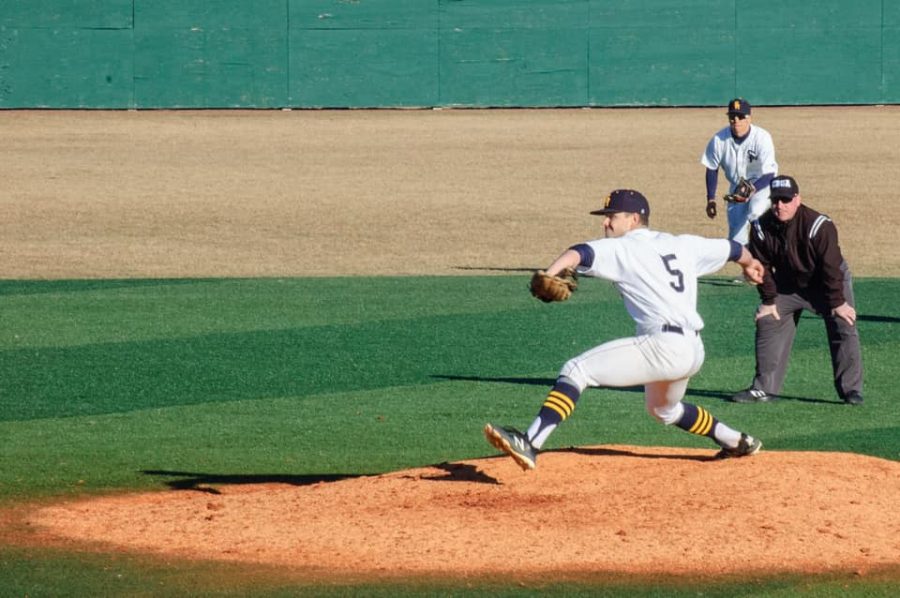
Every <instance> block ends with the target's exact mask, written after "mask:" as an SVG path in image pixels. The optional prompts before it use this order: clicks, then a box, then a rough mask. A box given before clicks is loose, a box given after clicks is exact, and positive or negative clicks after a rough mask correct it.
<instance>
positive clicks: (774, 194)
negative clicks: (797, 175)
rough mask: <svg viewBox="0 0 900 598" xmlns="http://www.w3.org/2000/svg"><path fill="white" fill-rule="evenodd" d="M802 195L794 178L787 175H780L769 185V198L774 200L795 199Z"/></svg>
mask: <svg viewBox="0 0 900 598" xmlns="http://www.w3.org/2000/svg"><path fill="white" fill-rule="evenodd" d="M799 193H800V186H799V185H797V181H795V180H794V177H791V176H788V175H786V174H782V175H779V176H777V177H775V178H774V179H772V182H771V183H769V197H771V198H772V199H776V198H777V199H793V198H794V196H795V195H798V194H799Z"/></svg>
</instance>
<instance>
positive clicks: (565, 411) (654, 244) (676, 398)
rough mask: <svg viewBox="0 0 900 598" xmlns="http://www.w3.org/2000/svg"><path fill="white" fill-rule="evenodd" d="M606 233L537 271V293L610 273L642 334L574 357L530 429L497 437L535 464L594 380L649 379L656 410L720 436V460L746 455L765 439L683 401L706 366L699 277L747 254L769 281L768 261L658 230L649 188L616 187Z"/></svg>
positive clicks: (751, 271) (488, 430)
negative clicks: (579, 278) (652, 219)
mask: <svg viewBox="0 0 900 598" xmlns="http://www.w3.org/2000/svg"><path fill="white" fill-rule="evenodd" d="M591 214H596V215H599V216H602V217H603V229H604V233H605V238H603V239H597V240H594V241H589V242H586V243H580V244H577V245H574V246H572V247H570V248H569V249H568V250H566V251H565V252H564V253H563V254H562V255H560V256H559V257H558V258H557V259H556V260H555V261H554V262H553V263H552V264H551V265H550V266H549V267H548V268H547V269H546V270H540V271H538V272H536V273H535V274H534V276H533V277H532V284H531V292H532V294H533V295H535V296H536V297H538V298H539V299H541V300H543V301H564V300H566V299H568V298H569V297H570V296H571V295H572V291H573V290H575V289H577V285H576V284H575V282H574V281H573V280H572V276H573V275H572V271H574V272H576V273H577V274H578V275H582V276H591V277H596V278H602V279H605V280H609V281H611V282H612V283H613V285H615V287H616V288H617V289H618V290H619V293H620V294H621V295H622V298H623V299H624V301H625V307H626V309H627V310H628V313H629V314H630V315H631V317H632V318H633V319H634V321H635V324H636V331H635V335H634V336H632V337H629V338H622V339H618V340H612V341H609V342H606V343H603V344H601V345H600V346H597V347H594V348H593V349H589V350H588V351H586V352H584V353H582V354H581V355H578V356H577V357H574V358H572V359H570V360H569V361H568V362H567V363H566V364H565V365H563V367H562V369H561V370H560V372H559V376H558V377H557V379H556V383H555V384H554V386H553V388H552V389H550V392H549V393H548V394H547V398H546V399H545V400H544V403H543V405H542V407H541V409H540V411H539V412H538V415H537V417H536V418H535V420H534V422H533V423H532V424H531V426H530V427H529V428H528V430H527V432H526V433H524V434H523V433H521V432H519V431H518V430H516V429H515V428H508V427H506V428H505V427H500V426H495V425H492V424H487V425H486V426H485V428H484V433H485V436H486V437H487V440H488V441H489V442H490V443H491V444H492V445H493V446H494V447H496V448H497V449H499V450H501V451H503V452H505V453H507V454H508V455H509V456H511V457H512V458H513V459H514V460H515V461H516V463H518V464H519V466H520V467H522V468H523V469H525V470H528V469H534V467H535V461H536V457H537V451H538V450H540V449H541V447H542V446H543V445H544V443H545V442H546V441H547V438H548V436H550V434H551V433H552V432H553V431H554V430H555V429H556V427H557V426H558V425H559V424H560V423H561V422H563V421H564V420H566V419H567V418H568V417H570V416H571V415H572V412H573V411H574V410H575V406H576V405H577V404H578V400H579V399H580V398H581V395H582V393H583V392H584V390H585V389H586V388H588V387H590V386H593V387H602V386H614V387H628V386H635V385H643V386H644V392H645V402H646V407H647V411H648V412H649V413H650V415H651V416H653V417H655V418H656V419H657V420H659V421H660V422H662V423H663V424H674V425H676V426H677V427H679V428H681V429H683V430H685V431H687V432H690V433H692V434H697V435H701V436H707V437H709V438H710V439H712V440H713V441H715V442H716V443H717V444H718V445H719V447H720V450H719V452H718V453H717V455H716V456H717V458H728V457H743V456H748V455H753V454H755V453H756V452H758V451H759V449H760V447H761V446H762V443H761V442H760V441H759V440H758V439H756V438H753V437H752V436H749V435H747V434H744V433H741V432H739V431H737V430H734V429H733V428H730V427H728V426H727V425H725V424H724V423H722V422H720V421H719V420H717V419H716V418H715V417H713V416H712V414H710V413H709V412H708V411H707V410H706V409H704V408H703V407H700V406H697V405H693V404H691V403H686V402H684V401H682V399H683V398H684V394H685V391H686V390H687V385H688V380H689V379H690V377H691V376H693V375H694V374H696V373H697V372H698V371H699V370H700V366H701V365H702V364H703V359H704V355H705V354H704V349H703V341H702V340H701V337H700V331H701V330H702V329H703V319H702V318H701V317H700V315H699V314H698V313H697V278H698V277H699V276H702V275H704V274H708V273H711V272H715V271H716V270H718V269H720V268H722V267H723V266H724V265H725V263H726V262H727V261H729V260H730V261H734V262H737V263H738V264H739V265H740V266H741V267H742V268H743V271H744V275H745V276H746V277H747V279H748V280H749V281H750V282H752V283H754V284H759V283H760V282H761V281H762V276H763V267H762V264H760V262H759V261H757V260H756V259H755V258H753V256H752V255H750V253H749V252H748V251H747V249H746V248H744V247H743V246H742V245H741V244H740V243H737V242H735V241H730V240H727V239H707V238H703V237H698V236H693V235H679V236H675V235H671V234H668V233H663V232H656V231H653V230H650V229H649V228H648V223H649V216H650V206H649V204H648V202H647V199H646V198H645V197H644V196H643V195H642V194H641V193H639V192H637V191H634V190H630V189H618V190H616V191H613V192H612V193H611V194H610V195H609V197H607V198H606V202H605V204H604V206H603V208H602V209H600V210H596V211H593V212H591Z"/></svg>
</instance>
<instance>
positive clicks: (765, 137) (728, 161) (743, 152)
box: [700, 125, 778, 199]
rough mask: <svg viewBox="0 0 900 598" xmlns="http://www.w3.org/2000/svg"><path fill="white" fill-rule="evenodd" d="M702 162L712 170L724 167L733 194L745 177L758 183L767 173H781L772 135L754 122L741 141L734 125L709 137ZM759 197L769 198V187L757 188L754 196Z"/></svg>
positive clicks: (729, 190)
mask: <svg viewBox="0 0 900 598" xmlns="http://www.w3.org/2000/svg"><path fill="white" fill-rule="evenodd" d="M700 162H701V163H702V164H703V165H704V166H705V167H707V168H709V169H711V170H716V169H718V168H720V167H721V168H722V172H723V173H725V178H726V179H728V182H729V184H730V186H729V188H728V192H729V193H731V192H732V191H734V188H735V186H736V185H737V183H738V181H739V180H740V178H741V177H744V178H745V179H747V180H748V181H750V182H755V181H756V180H757V179H759V178H760V177H761V176H762V175H764V174H766V173H772V174H776V175H777V174H778V162H776V161H775V143H774V142H773V141H772V136H771V135H770V134H769V132H768V131H766V130H765V129H763V128H762V127H758V126H756V125H750V132H749V133H747V138H746V139H744V140H743V141H742V142H741V143H737V142H736V141H735V140H734V138H733V137H732V136H731V127H725V128H724V129H722V130H721V131H719V132H718V133H716V134H715V135H713V138H712V139H710V140H709V143H708V144H707V145H706V151H705V152H704V153H703V156H702V157H701V158H700ZM757 196H764V197H765V198H766V199H768V197H769V187H768V186H765V187H763V188H762V189H757V191H756V193H755V194H754V196H753V197H754V198H756V197H757Z"/></svg>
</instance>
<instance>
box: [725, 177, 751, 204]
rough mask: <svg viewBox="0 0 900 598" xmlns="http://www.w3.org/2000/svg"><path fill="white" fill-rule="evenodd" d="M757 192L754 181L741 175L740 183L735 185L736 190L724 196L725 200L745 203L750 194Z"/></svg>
mask: <svg viewBox="0 0 900 598" xmlns="http://www.w3.org/2000/svg"><path fill="white" fill-rule="evenodd" d="M754 193H756V187H754V186H753V183H751V182H750V181H748V180H747V179H745V178H744V177H741V179H740V180H739V181H738V184H737V185H736V186H735V188H734V191H732V192H731V193H729V194H728V195H726V196H725V197H723V198H722V199H724V200H725V201H730V202H732V203H744V202H745V201H747V200H748V199H750V196H752V195H753V194H754Z"/></svg>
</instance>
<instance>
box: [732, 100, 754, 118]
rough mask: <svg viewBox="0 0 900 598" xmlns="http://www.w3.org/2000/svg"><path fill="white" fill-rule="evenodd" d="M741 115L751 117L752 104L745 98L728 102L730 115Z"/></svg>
mask: <svg viewBox="0 0 900 598" xmlns="http://www.w3.org/2000/svg"><path fill="white" fill-rule="evenodd" d="M732 114H740V115H741V116H750V102H748V101H747V100H745V99H744V98H734V99H733V100H731V101H730V102H728V115H729V116H731V115H732Z"/></svg>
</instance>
